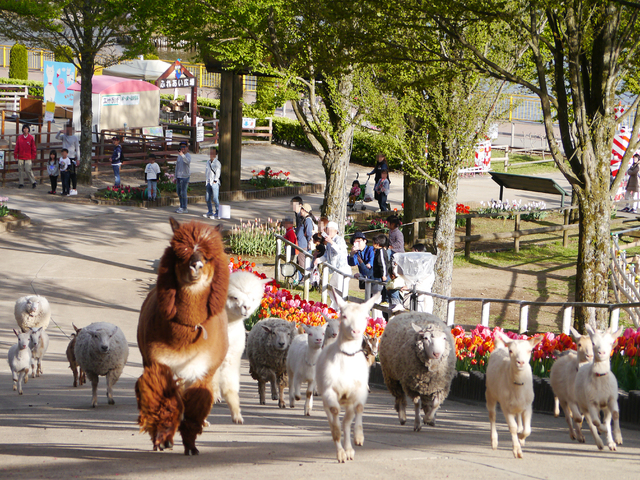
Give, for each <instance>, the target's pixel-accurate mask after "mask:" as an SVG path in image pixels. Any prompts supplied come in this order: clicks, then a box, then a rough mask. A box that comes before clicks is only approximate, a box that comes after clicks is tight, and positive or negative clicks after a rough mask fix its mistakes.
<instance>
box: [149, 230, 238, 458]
mask: <svg viewBox="0 0 640 480" xmlns="http://www.w3.org/2000/svg"><path fill="white" fill-rule="evenodd" d="M170 223H171V227H172V229H173V238H172V240H171V244H170V245H171V246H170V247H168V248H167V249H166V250H165V252H164V255H163V256H162V258H161V260H160V267H159V269H158V282H157V285H156V288H154V289H153V290H152V291H151V292H150V293H149V295H148V296H147V298H146V300H145V301H144V303H143V304H142V309H141V311H140V319H139V321H138V346H139V348H140V353H141V354H142V361H143V365H144V367H145V372H144V373H143V375H142V377H140V379H139V380H138V386H137V392H138V408H139V410H140V418H139V423H140V425H141V427H142V429H143V430H144V431H146V432H148V433H149V434H150V435H151V439H152V442H153V447H154V450H157V449H159V448H160V449H162V448H165V447H167V446H168V445H173V434H174V433H175V431H176V428H177V429H178V430H179V431H180V434H181V435H182V442H183V445H184V448H185V454H186V455H196V454H198V449H197V448H196V445H195V441H196V437H197V435H199V434H200V433H201V432H202V425H203V423H204V421H205V419H206V417H207V415H208V413H209V411H210V410H211V406H212V404H213V388H212V380H213V375H214V374H215V372H216V370H217V369H218V367H219V366H220V364H221V363H222V361H223V359H224V357H225V355H226V353H227V349H228V343H229V340H228V336H227V315H226V312H225V302H226V300H227V288H228V285H229V267H228V263H229V259H228V257H227V256H226V255H225V253H224V249H223V245H222V238H221V235H220V232H219V231H218V230H217V229H215V228H212V227H210V226H208V225H205V224H203V223H200V222H190V223H185V224H182V225H180V224H179V223H178V222H177V221H175V220H174V219H170ZM162 365H164V366H166V367H168V369H169V371H170V372H171V374H172V378H173V376H175V377H176V378H177V379H178V385H179V388H174V387H173V386H172V383H171V382H172V380H171V379H169V378H168V377H167V375H164V374H162V375H161V374H156V373H157V372H158V371H160V370H161V371H165V373H166V369H163V368H161V366H162ZM148 370H149V371H148ZM154 372H156V373H154ZM159 392H163V393H162V395H163V396H164V397H167V398H170V400H168V401H166V402H164V403H167V402H168V403H167V405H169V404H170V405H172V407H171V408H172V409H173V410H171V412H172V413H170V414H166V415H165V413H166V412H165V413H162V412H160V411H158V408H161V406H162V405H163V400H161V399H160V398H158V395H159ZM176 395H178V396H179V397H180V398H179V400H180V401H178V399H176V398H174V397H175V396H176ZM164 397H163V398H164ZM163 408H164V407H163ZM167 418H173V419H174V422H179V425H174V426H175V427H176V428H173V427H172V428H168V427H167V426H166V425H164V423H163V425H160V424H159V423H158V422H159V421H160V420H159V419H164V420H162V422H166V421H169V420H166V419H167Z"/></svg>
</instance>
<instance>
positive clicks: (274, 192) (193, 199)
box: [91, 182, 324, 208]
mask: <svg viewBox="0 0 640 480" xmlns="http://www.w3.org/2000/svg"><path fill="white" fill-rule="evenodd" d="M194 183H203V182H194ZM323 191H324V184H323V183H308V184H304V185H294V186H291V187H276V188H268V189H266V190H234V191H231V192H220V195H219V200H220V202H238V201H243V200H258V199H264V198H274V197H285V196H291V197H295V196H296V195H308V194H311V193H322V192H323ZM91 201H92V202H94V203H97V204H98V205H120V206H127V207H141V208H151V207H171V206H176V205H180V200H179V199H178V198H177V197H162V198H160V199H158V200H156V201H151V202H150V201H148V200H132V201H126V202H121V201H118V200H112V199H104V198H101V197H96V196H95V194H91ZM187 201H188V203H189V204H198V203H206V200H205V197H204V195H194V196H190V197H187Z"/></svg>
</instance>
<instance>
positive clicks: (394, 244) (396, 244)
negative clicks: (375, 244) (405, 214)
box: [387, 215, 404, 256]
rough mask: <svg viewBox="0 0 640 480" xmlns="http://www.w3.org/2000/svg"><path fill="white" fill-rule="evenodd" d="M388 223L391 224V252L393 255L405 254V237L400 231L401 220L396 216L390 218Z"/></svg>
mask: <svg viewBox="0 0 640 480" xmlns="http://www.w3.org/2000/svg"><path fill="white" fill-rule="evenodd" d="M387 222H388V223H389V249H390V250H391V255H392V256H393V254H394V253H404V235H403V234H402V232H401V231H400V223H401V222H400V219H399V218H398V217H396V216H395V215H394V216H391V217H389V218H388V219H387Z"/></svg>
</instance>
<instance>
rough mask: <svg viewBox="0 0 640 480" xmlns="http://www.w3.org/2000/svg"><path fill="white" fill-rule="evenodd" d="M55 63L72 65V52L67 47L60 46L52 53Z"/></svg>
mask: <svg viewBox="0 0 640 480" xmlns="http://www.w3.org/2000/svg"><path fill="white" fill-rule="evenodd" d="M53 56H54V58H55V59H56V62H66V63H73V50H71V47H70V46H69V45H60V46H59V47H58V48H56V49H55V50H54V52H53Z"/></svg>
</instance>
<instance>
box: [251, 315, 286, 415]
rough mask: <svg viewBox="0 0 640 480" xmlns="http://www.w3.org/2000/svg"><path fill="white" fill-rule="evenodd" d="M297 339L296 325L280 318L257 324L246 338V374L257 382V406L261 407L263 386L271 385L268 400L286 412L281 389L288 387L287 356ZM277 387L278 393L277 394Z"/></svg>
mask: <svg viewBox="0 0 640 480" xmlns="http://www.w3.org/2000/svg"><path fill="white" fill-rule="evenodd" d="M295 335H296V326H295V323H292V322H287V321H286V320H282V319H280V318H267V319H264V320H261V321H259V322H258V323H256V324H255V325H254V326H253V328H252V329H251V331H250V332H249V336H248V338H247V358H248V359H249V373H250V374H251V377H252V378H253V379H254V380H257V381H258V393H259V394H260V404H261V405H264V404H265V403H266V401H265V385H266V382H270V383H271V398H272V399H273V400H278V407H280V408H285V402H284V387H286V386H287V367H286V360H287V352H288V351H289V345H291V342H292V340H293V338H294V337H295ZM276 383H277V384H278V390H276Z"/></svg>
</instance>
